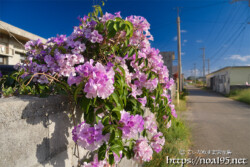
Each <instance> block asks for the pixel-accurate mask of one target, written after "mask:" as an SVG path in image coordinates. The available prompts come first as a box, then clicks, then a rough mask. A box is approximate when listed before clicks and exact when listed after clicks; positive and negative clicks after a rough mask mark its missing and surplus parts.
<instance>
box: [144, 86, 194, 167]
mask: <svg viewBox="0 0 250 167" xmlns="http://www.w3.org/2000/svg"><path fill="white" fill-rule="evenodd" d="M183 92H184V91H183ZM187 94H188V92H187V91H185V93H183V96H182V99H180V103H179V106H177V104H176V101H174V104H175V106H176V108H175V109H176V111H177V114H178V115H180V113H181V112H183V111H185V110H186V109H187V106H186V97H185V96H186V95H187ZM180 97H181V96H180ZM159 130H160V131H161V132H162V133H163V135H164V137H165V139H166V142H165V145H164V147H163V149H162V151H161V152H160V153H158V154H157V153H154V154H153V159H152V160H151V161H150V162H147V163H144V164H143V166H144V167H179V166H180V164H167V162H166V157H167V156H168V157H169V158H186V157H187V155H182V154H180V151H181V150H188V148H189V145H190V131H189V129H188V128H187V126H186V125H185V123H184V121H183V120H182V119H181V118H179V117H178V118H177V119H175V120H172V126H171V127H170V128H169V129H167V128H166V127H165V126H164V125H163V122H162V123H160V124H159Z"/></svg>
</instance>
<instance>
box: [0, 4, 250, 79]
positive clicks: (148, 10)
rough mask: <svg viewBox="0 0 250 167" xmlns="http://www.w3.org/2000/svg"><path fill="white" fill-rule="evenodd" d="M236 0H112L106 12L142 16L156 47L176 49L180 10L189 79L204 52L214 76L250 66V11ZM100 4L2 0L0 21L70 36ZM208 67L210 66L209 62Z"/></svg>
mask: <svg viewBox="0 0 250 167" xmlns="http://www.w3.org/2000/svg"><path fill="white" fill-rule="evenodd" d="M231 1H232V0H108V1H107V2H106V5H105V6H104V7H103V10H104V12H106V11H107V12H110V13H114V12H117V11H121V15H122V16H123V17H126V16H129V15H140V16H144V17H145V18H146V19H147V20H148V22H149V23H150V24H151V33H152V34H153V36H154V41H153V42H152V46H153V47H155V48H158V49H160V51H175V54H176V59H175V61H174V64H177V52H176V51H177V41H176V34H177V25H176V16H177V11H176V9H175V8H176V7H178V6H179V7H181V8H180V10H181V11H180V17H181V30H182V33H181V40H182V65H183V72H184V74H185V76H186V77H187V76H189V75H191V74H192V72H193V69H194V63H196V67H197V70H198V71H197V72H198V74H200V75H201V70H202V50H201V49H200V48H201V47H205V48H206V50H205V55H206V59H210V72H211V71H214V70H217V69H219V68H222V67H225V66H232V65H237V66H240V65H249V66H250V28H249V26H250V7H248V2H247V1H240V2H235V3H230V2H231ZM97 2H98V0H94V2H93V0H71V1H70V0H1V1H0V20H2V21H4V22H7V23H9V24H12V25H14V26H17V27H19V28H22V29H24V30H27V31H29V32H32V33H34V34H37V35H39V36H41V37H44V38H49V37H52V36H56V35H57V34H67V35H69V34H70V33H71V32H72V30H73V26H76V25H78V24H79V21H78V19H77V17H78V16H84V15H87V14H88V12H90V11H92V5H93V4H94V3H97ZM206 69H207V62H206Z"/></svg>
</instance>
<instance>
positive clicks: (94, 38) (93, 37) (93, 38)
mask: <svg viewBox="0 0 250 167" xmlns="http://www.w3.org/2000/svg"><path fill="white" fill-rule="evenodd" d="M90 41H91V42H92V43H101V42H102V41H103V37H102V35H100V34H99V33H98V31H96V30H94V31H93V32H91V38H90Z"/></svg>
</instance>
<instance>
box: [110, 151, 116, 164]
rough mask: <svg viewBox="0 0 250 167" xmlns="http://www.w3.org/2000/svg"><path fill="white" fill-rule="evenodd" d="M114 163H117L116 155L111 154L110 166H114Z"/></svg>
mask: <svg viewBox="0 0 250 167" xmlns="http://www.w3.org/2000/svg"><path fill="white" fill-rule="evenodd" d="M114 162H115V158H114V155H113V154H109V164H110V165H113V164H114Z"/></svg>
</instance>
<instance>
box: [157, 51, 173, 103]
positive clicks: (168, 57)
mask: <svg viewBox="0 0 250 167" xmlns="http://www.w3.org/2000/svg"><path fill="white" fill-rule="evenodd" d="M160 54H161V55H162V58H163V61H164V65H165V66H167V68H168V71H169V78H173V77H174V76H173V60H174V59H175V54H174V52H160ZM175 91H176V84H174V85H173V86H172V88H171V90H170V91H169V93H171V98H172V99H174V98H175Z"/></svg>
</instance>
